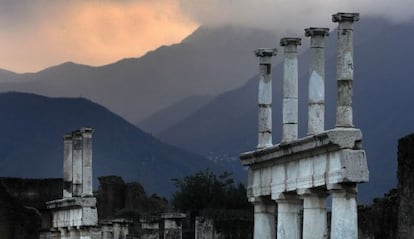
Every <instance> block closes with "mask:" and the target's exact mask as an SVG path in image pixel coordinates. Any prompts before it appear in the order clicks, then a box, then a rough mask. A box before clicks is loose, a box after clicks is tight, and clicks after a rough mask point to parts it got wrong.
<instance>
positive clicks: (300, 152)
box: [240, 128, 362, 166]
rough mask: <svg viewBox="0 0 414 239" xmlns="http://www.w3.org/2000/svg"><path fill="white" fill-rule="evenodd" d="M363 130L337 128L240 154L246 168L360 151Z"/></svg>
mask: <svg viewBox="0 0 414 239" xmlns="http://www.w3.org/2000/svg"><path fill="white" fill-rule="evenodd" d="M361 141H362V133H361V130H359V129H356V128H335V129H331V130H327V131H324V132H322V133H320V134H316V135H309V136H306V137H303V138H300V139H298V140H294V141H291V142H288V143H284V142H282V143H280V144H277V145H274V146H271V147H267V148H261V149H257V150H255V151H250V152H246V153H242V154H240V159H241V161H242V164H243V165H244V166H253V165H257V164H262V163H267V162H270V161H274V160H281V159H285V160H288V161H290V160H297V159H301V158H306V157H309V156H313V155H317V154H322V153H326V152H331V151H335V150H340V149H360V148H361Z"/></svg>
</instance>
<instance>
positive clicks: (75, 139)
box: [72, 130, 82, 197]
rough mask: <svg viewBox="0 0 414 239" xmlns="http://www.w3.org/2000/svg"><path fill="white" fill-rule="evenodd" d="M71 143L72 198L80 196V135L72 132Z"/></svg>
mask: <svg viewBox="0 0 414 239" xmlns="http://www.w3.org/2000/svg"><path fill="white" fill-rule="evenodd" d="M72 143H73V151H72V152H73V155H72V156H73V157H72V158H73V193H72V195H73V196H74V197H79V196H81V194H82V133H81V132H80V131H79V130H77V131H74V132H72Z"/></svg>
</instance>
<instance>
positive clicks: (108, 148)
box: [0, 92, 220, 197]
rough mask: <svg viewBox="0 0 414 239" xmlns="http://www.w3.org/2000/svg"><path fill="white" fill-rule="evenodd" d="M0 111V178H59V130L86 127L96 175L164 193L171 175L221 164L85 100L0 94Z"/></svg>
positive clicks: (169, 187) (170, 184)
mask: <svg viewBox="0 0 414 239" xmlns="http://www.w3.org/2000/svg"><path fill="white" fill-rule="evenodd" d="M0 112H1V115H2V117H0V131H1V132H2V134H1V136H0V175H1V176H2V177H5V176H13V177H25V178H27V177H29V178H47V177H62V175H63V172H62V168H63V135H64V134H65V133H70V132H71V131H73V130H76V129H79V128H80V127H85V126H90V127H92V128H93V129H94V130H95V132H94V135H93V175H94V178H95V179H96V178H97V177H100V176H106V175H122V177H123V178H124V179H126V180H127V181H138V182H140V183H141V184H142V185H143V186H144V187H145V190H146V191H147V192H149V193H158V194H159V195H162V196H167V197H169V196H170V195H171V194H172V192H174V191H175V185H174V184H173V182H172V181H171V179H172V178H181V177H183V176H185V175H189V174H191V173H194V172H196V171H198V170H205V169H206V168H210V169H214V170H216V169H217V168H220V166H217V165H216V164H215V163H213V162H211V161H209V160H207V159H206V158H204V157H202V156H200V155H197V154H195V153H189V152H186V151H184V150H181V149H179V148H177V147H174V146H170V145H166V144H164V143H162V142H160V141H159V140H157V139H155V138H153V137H152V136H151V135H149V134H147V133H145V132H143V131H141V130H140V129H138V128H136V127H135V126H134V125H132V124H130V123H129V122H127V121H126V120H124V119H123V118H121V117H120V116H118V115H115V114H114V113H112V112H110V111H109V110H108V109H106V108H104V107H102V106H100V105H97V104H96V103H94V102H92V101H90V100H87V99H83V98H49V97H44V96H39V95H34V94H27V93H16V92H11V93H2V94H0ZM95 185H97V183H96V180H95Z"/></svg>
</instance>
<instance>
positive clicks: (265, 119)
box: [255, 48, 277, 148]
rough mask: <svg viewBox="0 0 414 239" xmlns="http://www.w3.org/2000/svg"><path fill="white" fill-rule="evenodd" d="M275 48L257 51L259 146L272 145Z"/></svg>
mask: <svg viewBox="0 0 414 239" xmlns="http://www.w3.org/2000/svg"><path fill="white" fill-rule="evenodd" d="M276 53H277V50H276V49H275V48H260V49H257V50H256V51H255V55H256V56H257V57H259V62H260V74H259V78H260V79H259V95H258V101H259V136H258V137H259V138H258V141H259V143H258V145H257V148H265V147H269V146H272V145H273V144H272V75H271V70H272V63H271V59H272V56H275V55H276Z"/></svg>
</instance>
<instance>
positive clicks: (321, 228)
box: [302, 191, 328, 239]
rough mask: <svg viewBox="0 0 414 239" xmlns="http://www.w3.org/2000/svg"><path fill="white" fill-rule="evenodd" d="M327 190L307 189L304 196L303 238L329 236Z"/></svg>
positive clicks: (321, 238)
mask: <svg viewBox="0 0 414 239" xmlns="http://www.w3.org/2000/svg"><path fill="white" fill-rule="evenodd" d="M327 196H328V194H327V193H326V192H315V191H307V192H305V193H304V194H302V198H303V237H302V238H303V239H324V238H328V224H327V213H326V198H327Z"/></svg>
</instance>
